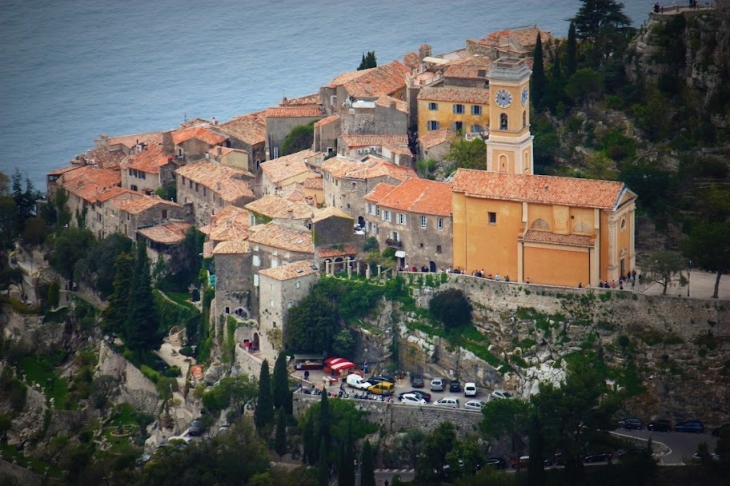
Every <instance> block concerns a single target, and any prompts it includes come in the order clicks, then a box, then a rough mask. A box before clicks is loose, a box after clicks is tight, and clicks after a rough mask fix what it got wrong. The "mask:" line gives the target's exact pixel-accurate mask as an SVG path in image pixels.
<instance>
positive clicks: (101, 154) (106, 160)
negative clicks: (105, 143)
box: [81, 147, 127, 169]
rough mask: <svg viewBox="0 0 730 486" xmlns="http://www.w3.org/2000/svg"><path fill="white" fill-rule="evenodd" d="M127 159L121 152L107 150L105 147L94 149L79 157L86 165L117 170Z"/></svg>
mask: <svg viewBox="0 0 730 486" xmlns="http://www.w3.org/2000/svg"><path fill="white" fill-rule="evenodd" d="M126 157H127V154H125V153H124V152H123V151H121V150H109V149H108V148H106V147H96V148H94V149H91V150H88V151H87V152H86V153H85V154H83V155H81V159H82V160H84V161H85V162H86V163H87V164H90V165H96V166H98V167H100V168H102V169H119V165H120V164H121V163H122V161H123V160H124V159H125V158H126Z"/></svg>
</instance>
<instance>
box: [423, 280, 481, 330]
mask: <svg viewBox="0 0 730 486" xmlns="http://www.w3.org/2000/svg"><path fill="white" fill-rule="evenodd" d="M428 310H429V311H431V314H433V316H434V317H435V318H436V319H437V320H438V321H439V322H441V324H443V325H444V328H447V329H448V328H456V327H460V326H463V325H465V324H469V323H470V322H471V312H472V306H471V303H470V302H469V299H468V298H467V297H466V295H465V294H464V291H462V290H461V289H446V290H443V291H441V292H438V293H436V294H435V295H434V296H433V298H431V300H430V301H429V303H428Z"/></svg>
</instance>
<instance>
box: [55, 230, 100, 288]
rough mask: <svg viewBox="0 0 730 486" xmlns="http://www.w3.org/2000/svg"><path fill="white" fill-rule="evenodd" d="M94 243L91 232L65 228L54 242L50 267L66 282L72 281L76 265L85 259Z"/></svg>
mask: <svg viewBox="0 0 730 486" xmlns="http://www.w3.org/2000/svg"><path fill="white" fill-rule="evenodd" d="M95 243H96V239H95V238H94V235H93V234H92V233H91V231H89V230H87V229H82V228H67V229H65V230H64V231H62V232H61V234H59V235H58V236H57V237H56V239H55V242H54V249H53V254H52V255H51V266H52V267H53V268H55V269H56V270H57V271H58V273H60V274H61V275H63V277H64V278H66V279H67V280H72V281H73V280H74V267H75V266H76V263H77V262H78V261H79V260H81V259H83V258H84V257H86V255H87V253H88V252H89V250H90V249H91V248H92V246H93V245H94V244H95Z"/></svg>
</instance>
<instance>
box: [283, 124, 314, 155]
mask: <svg viewBox="0 0 730 486" xmlns="http://www.w3.org/2000/svg"><path fill="white" fill-rule="evenodd" d="M313 143H314V122H311V123H308V124H306V125H298V126H296V127H294V128H292V130H291V132H289V134H288V135H287V136H286V138H285V139H284V143H283V144H282V145H281V156H282V157H283V156H284V155H290V154H295V153H297V152H301V151H302V150H308V149H311V148H312V144H313Z"/></svg>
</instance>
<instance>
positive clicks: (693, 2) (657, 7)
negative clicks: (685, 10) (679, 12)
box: [654, 0, 697, 13]
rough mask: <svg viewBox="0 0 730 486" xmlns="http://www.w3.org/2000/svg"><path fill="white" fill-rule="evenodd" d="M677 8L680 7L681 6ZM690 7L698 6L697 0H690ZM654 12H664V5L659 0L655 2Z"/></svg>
mask: <svg viewBox="0 0 730 486" xmlns="http://www.w3.org/2000/svg"><path fill="white" fill-rule="evenodd" d="M673 8H675V7H673ZM676 8H677V9H678V8H679V7H676ZM689 8H697V0H689ZM654 13H664V6H662V5H660V4H659V2H656V3H655V4H654Z"/></svg>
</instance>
